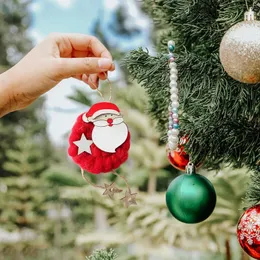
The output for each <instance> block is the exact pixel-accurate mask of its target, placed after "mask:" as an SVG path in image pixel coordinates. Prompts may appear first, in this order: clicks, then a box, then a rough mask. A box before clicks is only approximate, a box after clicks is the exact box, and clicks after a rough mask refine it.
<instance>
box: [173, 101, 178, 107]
mask: <svg viewBox="0 0 260 260" xmlns="http://www.w3.org/2000/svg"><path fill="white" fill-rule="evenodd" d="M179 105H180V104H179V102H178V101H173V102H172V107H174V108H178V107H179Z"/></svg>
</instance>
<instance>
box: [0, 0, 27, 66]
mask: <svg viewBox="0 0 260 260" xmlns="http://www.w3.org/2000/svg"><path fill="white" fill-rule="evenodd" d="M30 2H31V1H30V0H26V1H22V2H21V1H19V0H8V1H1V2H0V47H1V52H0V65H2V66H5V67H8V66H10V65H12V64H13V63H15V62H17V60H18V59H20V58H21V57H22V56H23V54H24V53H26V52H28V50H29V49H30V48H31V41H30V40H29V39H28V38H26V37H25V35H26V30H27V29H28V28H29V26H30V22H31V18H30V16H29V15H28V8H29V4H30ZM8 53H11V55H10V54H9V55H8Z"/></svg>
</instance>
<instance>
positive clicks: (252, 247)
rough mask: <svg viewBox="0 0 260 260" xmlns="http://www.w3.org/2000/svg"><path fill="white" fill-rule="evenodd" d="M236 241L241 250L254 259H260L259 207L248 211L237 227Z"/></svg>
mask: <svg viewBox="0 0 260 260" xmlns="http://www.w3.org/2000/svg"><path fill="white" fill-rule="evenodd" d="M237 237H238V241H239V243H240V245H241V247H242V248H243V250H244V251H245V252H246V253H247V254H249V255H250V256H251V257H253V258H255V259H260V205H256V206H254V207H252V208H250V209H248V210H247V211H246V212H245V213H244V214H243V215H242V216H241V218H240V220H239V222H238V226H237Z"/></svg>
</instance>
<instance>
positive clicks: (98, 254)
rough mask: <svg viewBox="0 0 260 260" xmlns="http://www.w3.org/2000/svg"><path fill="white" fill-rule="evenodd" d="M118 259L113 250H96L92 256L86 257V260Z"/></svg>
mask: <svg viewBox="0 0 260 260" xmlns="http://www.w3.org/2000/svg"><path fill="white" fill-rule="evenodd" d="M115 259H118V255H117V254H116V253H115V251H114V250H113V249H110V250H109V251H108V250H104V249H102V250H96V251H95V252H94V253H93V255H91V256H89V257H86V260H115Z"/></svg>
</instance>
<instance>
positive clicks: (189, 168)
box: [186, 162, 196, 174]
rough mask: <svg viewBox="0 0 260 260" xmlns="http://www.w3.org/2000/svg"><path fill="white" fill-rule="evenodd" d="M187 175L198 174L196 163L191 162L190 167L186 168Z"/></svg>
mask: <svg viewBox="0 0 260 260" xmlns="http://www.w3.org/2000/svg"><path fill="white" fill-rule="evenodd" d="M186 173H187V174H194V173H196V168H195V165H194V163H191V162H189V163H188V165H187V166H186Z"/></svg>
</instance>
